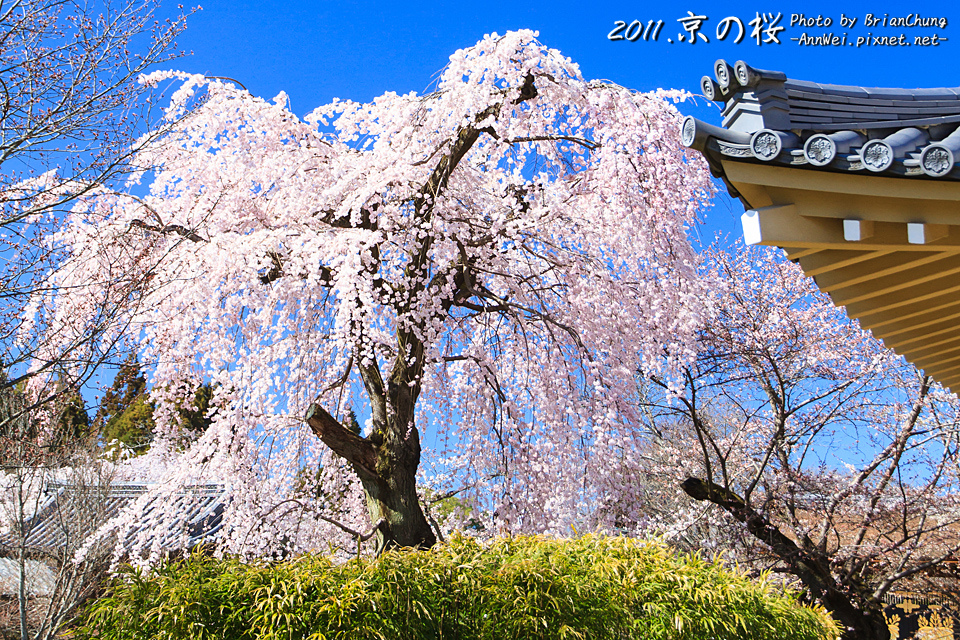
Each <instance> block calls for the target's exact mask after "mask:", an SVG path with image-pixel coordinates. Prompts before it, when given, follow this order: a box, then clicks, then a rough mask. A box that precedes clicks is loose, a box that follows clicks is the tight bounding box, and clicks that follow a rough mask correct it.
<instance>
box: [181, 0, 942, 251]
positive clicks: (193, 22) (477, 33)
mask: <svg viewBox="0 0 960 640" xmlns="http://www.w3.org/2000/svg"><path fill="white" fill-rule="evenodd" d="M810 7H812V8H810ZM802 8H805V9H803V10H801V9H802ZM167 9H168V10H172V7H168V8H167ZM691 13H692V14H693V15H695V16H706V20H704V21H703V23H702V27H701V29H700V33H702V34H703V35H705V36H706V37H707V38H708V39H709V42H704V41H703V40H702V39H701V38H697V43H696V44H693V45H691V44H690V43H689V42H683V43H681V42H679V40H678V38H677V36H678V35H680V34H684V35H686V34H685V31H684V29H683V26H682V24H681V23H680V22H679V21H678V19H680V18H684V17H687V16H689V14H691ZM758 14H762V15H761V23H762V22H763V18H767V20H766V25H765V26H769V25H771V24H772V23H773V19H774V18H775V17H776V15H777V14H780V15H781V18H780V19H779V21H778V22H776V23H775V24H774V26H782V27H784V28H783V30H781V31H778V32H777V33H776V36H777V38H778V39H779V40H780V44H776V43H773V42H763V40H765V39H766V38H765V36H763V35H761V43H760V44H758V43H757V41H756V40H755V39H752V38H751V37H750V36H751V31H752V30H753V28H752V27H751V26H750V24H749V23H750V21H751V20H756V18H757V15H758ZM800 14H802V15H803V17H804V19H805V20H806V21H807V22H808V24H809V26H801V25H800V24H799V23H798V21H797V20H796V19H795V18H794V16H795V15H800ZM868 14H872V16H873V17H874V18H875V19H879V20H880V21H882V19H883V18H884V16H887V17H888V19H887V23H888V24H887V26H883V24H882V22H879V23H877V24H875V25H873V26H869V25H867V24H866V20H867V16H868ZM911 14H913V16H914V17H916V16H917V15H919V16H920V17H921V18H945V19H946V21H947V24H946V26H945V27H943V28H941V27H939V26H937V27H923V26H913V27H901V26H897V27H894V26H890V18H893V17H898V18H908V17H909V16H911ZM731 17H735V18H738V19H739V20H740V22H741V24H742V25H743V27H744V31H745V33H744V36H743V39H742V40H741V42H740V43H739V44H736V43H734V42H733V40H734V38H735V37H736V36H737V34H738V31H739V29H738V27H737V26H736V24H735V21H730V26H731V29H730V33H729V34H728V35H727V36H726V38H725V39H723V40H722V41H721V40H719V39H718V38H717V27H718V26H719V25H720V23H721V22H722V21H723V20H724V19H725V18H731ZM818 17H819V18H820V25H821V26H817V24H816V21H817V18H818ZM843 17H845V18H847V19H849V18H856V23H855V24H854V25H853V26H852V27H850V26H849V24H847V25H841V18H843ZM827 19H830V20H831V21H832V24H830V25H829V26H825V24H824V23H825V22H826V20H827ZM618 20H622V21H624V22H625V23H626V24H627V25H629V24H631V23H632V22H633V21H634V20H639V21H641V22H642V23H643V24H644V25H645V24H646V23H647V22H648V21H649V20H653V21H654V24H656V22H657V21H659V20H662V21H663V23H664V25H663V27H661V28H660V30H659V33H658V39H657V40H656V41H654V40H652V39H649V40H647V41H644V40H643V39H642V38H641V39H638V40H637V41H634V42H630V41H627V40H620V41H616V42H614V41H610V40H609V39H608V34H609V33H610V32H611V30H613V29H614V28H615V26H616V21H618ZM791 22H793V24H792V25H791ZM519 28H529V29H536V30H538V31H539V32H540V40H541V41H542V42H543V43H544V44H546V45H547V46H550V47H553V48H556V49H559V50H560V51H561V52H563V53H564V54H565V55H567V56H569V57H571V58H572V59H573V60H574V61H576V62H577V63H579V64H580V67H581V70H582V72H583V74H584V76H585V77H586V78H591V79H595V78H600V79H607V80H611V81H613V82H616V83H618V84H621V85H624V86H627V87H630V88H633V89H638V90H649V89H654V88H657V87H667V88H684V89H688V90H691V91H695V92H697V91H699V89H698V86H699V81H700V77H701V76H703V75H704V74H709V73H711V69H712V65H713V62H714V61H715V60H717V59H718V58H724V59H726V60H727V61H728V62H731V63H733V62H734V61H736V60H740V59H742V60H745V61H746V62H747V63H748V64H750V65H752V66H754V67H757V68H761V69H771V70H778V71H783V72H785V73H786V74H787V76H788V77H791V78H797V79H802V80H813V81H817V82H830V83H836V84H858V85H864V86H900V87H934V86H958V85H960V78H958V75H960V74H958V73H957V71H956V69H957V63H958V62H960V10H958V9H956V8H955V7H953V6H948V5H947V4H946V3H936V4H934V3H931V2H922V1H917V2H911V3H904V2H899V3H898V2H892V1H890V0H886V1H884V0H873V1H872V2H849V3H843V2H841V3H829V2H819V3H810V2H799V0H796V1H795V2H793V3H783V2H779V3H777V2H769V1H766V0H735V1H733V2H702V1H699V0H690V1H684V2H679V3H673V2H650V1H641V2H605V1H602V0H598V1H593V2H552V3H534V2H528V1H526V0H514V1H512V2H503V1H500V0H491V1H489V2H480V3H477V2H474V3H469V4H467V3H463V4H459V3H450V2H436V1H433V0H430V1H426V2H410V1H407V2H377V1H374V0H367V1H363V0H338V1H336V2H333V1H330V0H325V1H321V0H309V1H301V2H277V1H275V0H263V1H261V2H251V1H249V0H238V1H232V2H228V1H226V0H209V1H208V2H203V9H202V10H201V11H199V12H198V13H196V14H195V15H194V16H192V17H191V19H190V20H189V22H188V28H187V31H186V32H185V34H184V35H183V37H182V38H181V39H180V43H181V46H182V47H183V48H184V49H185V50H187V51H192V55H189V56H188V57H186V58H184V59H181V60H179V61H176V63H175V65H174V66H176V67H178V68H180V69H182V70H184V71H190V72H199V73H206V74H209V75H217V76H228V77H231V78H234V79H236V80H238V81H240V82H241V83H243V85H244V86H246V87H247V88H248V89H249V90H250V91H251V92H252V93H254V94H256V95H259V96H263V97H273V96H274V95H276V94H277V93H279V92H280V91H286V92H287V94H288V95H289V96H290V98H291V105H292V108H293V110H294V111H295V112H296V113H298V114H300V115H304V114H306V113H308V112H309V111H311V110H312V109H314V108H315V107H317V106H319V105H321V104H324V103H326V102H329V101H330V100H331V99H332V98H334V97H337V98H344V99H346V98H349V99H353V100H359V101H366V100H369V99H371V98H373V97H375V96H377V95H380V94H381V93H383V92H385V91H396V92H398V93H405V92H408V91H417V92H422V91H424V90H425V89H426V88H427V87H428V85H429V84H430V82H431V80H432V78H433V76H434V74H435V73H436V72H437V71H439V70H440V69H441V68H443V66H444V65H445V64H446V61H447V58H448V57H449V55H450V54H451V53H452V52H453V51H455V50H456V49H458V48H462V47H466V46H469V45H471V44H473V43H475V42H476V41H477V40H479V39H480V38H481V37H482V36H483V35H484V34H486V33H491V32H498V33H504V32H505V31H507V30H511V29H519ZM830 33H832V34H834V35H837V36H843V34H847V41H848V42H852V43H854V44H847V45H841V46H814V45H801V44H800V43H799V42H797V41H794V40H791V38H801V37H803V36H804V34H806V35H807V36H819V35H823V34H830ZM901 34H903V35H904V37H905V39H906V40H907V41H908V42H911V44H910V45H909V46H906V45H901V44H896V45H885V46H884V45H880V44H873V40H872V38H873V37H876V36H879V37H886V38H888V39H889V41H892V40H894V39H897V38H898V37H899V36H900V35H901ZM934 35H936V36H937V38H938V39H942V38H946V39H947V40H946V41H942V42H939V43H938V44H937V45H933V44H932V43H931V44H928V45H926V46H919V45H914V44H912V43H913V42H914V38H915V37H916V36H921V37H932V36H934ZM857 37H864V38H867V37H869V38H870V39H869V40H868V41H867V42H869V43H870V44H868V45H861V46H859V47H858V46H855V45H856V38H857ZM668 40H673V42H672V43H671V42H668ZM682 110H683V111H684V112H686V113H691V114H693V115H696V116H697V117H699V118H701V119H704V120H707V121H711V122H715V123H719V120H720V117H719V111H718V110H717V109H715V108H711V107H710V106H708V105H706V104H704V101H703V100H701V101H700V105H699V106H694V105H685V106H683V107H682ZM741 212H742V207H740V205H739V203H732V202H730V201H729V199H723V198H721V199H719V200H718V202H717V203H716V206H715V207H714V209H713V210H712V211H711V212H709V213H708V214H707V223H708V224H707V225H706V228H705V230H704V233H705V234H707V235H712V234H713V232H715V231H717V230H720V231H726V232H729V233H735V234H739V233H740V230H739V216H740V213H741Z"/></svg>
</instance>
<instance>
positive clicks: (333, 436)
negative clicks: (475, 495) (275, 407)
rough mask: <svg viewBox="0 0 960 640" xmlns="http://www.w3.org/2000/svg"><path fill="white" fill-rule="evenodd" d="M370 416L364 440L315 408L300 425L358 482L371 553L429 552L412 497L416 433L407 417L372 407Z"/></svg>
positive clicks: (428, 535)
mask: <svg viewBox="0 0 960 640" xmlns="http://www.w3.org/2000/svg"><path fill="white" fill-rule="evenodd" d="M391 386H392V385H391ZM384 413H385V412H384ZM373 414H374V432H373V433H372V434H371V435H370V437H368V438H364V437H362V436H360V435H359V434H357V433H355V432H354V431H351V430H350V429H348V428H346V427H345V426H343V425H342V424H341V423H340V422H339V421H338V420H336V419H335V418H334V417H333V416H331V415H330V414H329V413H328V412H327V411H326V410H325V409H324V408H323V407H321V406H320V405H318V404H314V405H312V406H311V407H310V410H309V411H308V413H307V417H306V421H307V424H308V425H309V426H310V428H311V429H312V430H313V432H314V433H315V434H317V436H318V437H319V438H320V439H321V440H322V441H323V442H324V444H326V445H327V446H328V447H330V448H331V449H332V450H333V452H334V453H336V454H337V455H338V456H340V457H341V458H343V459H345V460H346V461H347V462H349V463H350V465H351V466H352V467H353V469H354V471H355V472H356V474H357V476H358V477H359V478H360V482H361V484H362V486H363V490H364V493H365V494H366V499H367V511H368V513H369V515H370V522H371V523H373V524H374V525H376V527H377V534H376V535H377V553H382V552H383V551H384V550H386V549H391V548H395V547H414V548H420V549H426V548H429V547H431V546H433V545H434V544H435V543H436V541H437V538H436V535H435V534H434V532H433V529H431V528H430V525H429V523H428V522H427V519H426V517H425V516H424V514H423V509H422V508H421V506H420V500H419V497H418V495H417V484H416V475H417V468H418V466H419V465H420V435H419V433H418V432H417V428H416V427H415V426H414V424H413V421H412V415H409V414H408V412H401V415H394V416H392V419H382V418H385V417H386V416H385V415H383V414H381V412H380V411H378V410H377V407H376V406H375V407H374V411H373Z"/></svg>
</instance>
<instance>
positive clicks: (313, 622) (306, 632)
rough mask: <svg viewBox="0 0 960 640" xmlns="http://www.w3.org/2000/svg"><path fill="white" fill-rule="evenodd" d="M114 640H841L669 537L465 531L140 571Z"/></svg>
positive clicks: (103, 613)
mask: <svg viewBox="0 0 960 640" xmlns="http://www.w3.org/2000/svg"><path fill="white" fill-rule="evenodd" d="M76 634H77V637H78V638H102V639H104V640H138V639H141V638H142V639H148V638H149V639H151V640H154V639H160V640H163V639H169V640H174V639H176V640H179V639H187V638H196V639H198V640H203V639H208V638H210V639H212V638H222V639H230V640H234V639H235V640H247V639H249V640H253V639H257V640H280V639H283V640H295V639H297V640H300V639H302V640H325V639H330V640H332V639H334V638H337V639H341V638H342V639H347V638H350V639H351V640H360V639H369V640H374V639H376V640H403V639H410V640H414V639H415V640H441V639H451V640H452V639H457V640H473V639H476V640H481V639H483V640H486V639H490V640H503V639H513V638H517V639H521V638H529V639H534V638H538V639H540V638H542V639H551V640H553V639H568V638H569V639H573V638H583V639H587V638H591V639H593V638H595V639H601V638H610V639H615V640H622V639H626V638H643V639H644V640H648V639H658V638H663V639H667V638H670V639H674V638H675V639H686V638H690V639H700V638H703V639H708V638H709V639H714V640H721V639H726V638H729V639H731V640H732V639H737V640H740V639H743V638H771V639H772V638H796V639H805V638H810V639H814V638H835V637H837V636H838V635H839V634H838V633H837V627H836V626H835V624H834V623H833V622H832V621H831V620H830V618H829V616H827V615H826V613H824V612H823V611H822V610H819V609H811V608H807V607H803V606H800V605H799V604H797V602H796V601H795V599H794V598H793V597H792V596H790V595H783V594H781V593H779V592H778V591H777V589H775V588H774V587H773V586H771V585H770V584H768V583H767V582H766V581H765V580H762V579H761V580H760V581H751V580H749V579H747V578H746V577H745V576H743V575H741V574H738V573H737V572H734V571H731V570H729V569H727V568H725V567H724V566H723V565H722V564H721V563H720V562H719V561H718V560H713V561H707V560H704V559H702V558H700V557H698V556H678V555H676V554H675V553H674V552H672V551H671V550H669V549H668V548H667V547H666V546H664V545H662V544H659V543H651V542H640V541H636V540H632V539H629V538H608V537H599V536H587V537H583V538H580V539H576V540H547V539H543V538H527V537H522V538H505V539H500V540H496V541H494V542H493V543H491V544H488V545H484V544H480V543H478V542H476V541H474V540H472V539H470V538H466V537H460V538H456V539H454V540H452V541H451V542H449V543H447V544H442V545H437V546H436V547H434V548H433V549H431V550H430V551H421V552H416V551H402V552H391V553H387V554H385V555H384V556H382V557H381V558H379V559H376V560H366V559H365V560H354V561H351V562H347V563H344V564H334V563H332V562H331V561H330V560H329V559H327V558H324V557H318V556H305V557H302V558H299V559H296V560H292V561H287V562H283V563H261V564H245V563H242V562H239V561H238V560H232V559H228V560H215V559H212V558H209V557H205V556H203V555H199V554H198V555H194V556H192V557H190V558H188V559H185V560H183V561H179V562H174V563H170V564H167V565H166V566H163V567H160V568H159V569H158V570H157V571H156V572H155V573H153V574H152V575H149V576H147V575H144V574H143V573H140V572H139V571H135V570H129V571H127V572H126V573H125V574H123V575H122V576H121V577H120V578H118V579H117V580H116V581H115V583H114V584H113V586H112V587H111V589H110V591H109V593H108V595H106V596H105V597H103V598H101V599H100V600H98V601H97V602H95V603H94V604H93V605H91V607H90V608H89V609H88V610H87V612H86V614H85V618H84V620H83V622H82V624H81V626H80V628H79V629H78V630H77V632H76Z"/></svg>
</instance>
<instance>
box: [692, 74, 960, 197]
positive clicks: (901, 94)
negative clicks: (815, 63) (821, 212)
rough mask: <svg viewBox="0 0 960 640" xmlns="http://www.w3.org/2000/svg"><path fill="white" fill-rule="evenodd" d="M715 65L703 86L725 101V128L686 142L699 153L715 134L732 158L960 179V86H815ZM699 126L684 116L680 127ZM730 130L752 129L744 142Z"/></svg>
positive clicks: (710, 96)
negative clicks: (935, 87)
mask: <svg viewBox="0 0 960 640" xmlns="http://www.w3.org/2000/svg"><path fill="white" fill-rule="evenodd" d="M713 71H714V74H713V77H710V76H704V77H703V78H702V79H701V81H700V88H701V90H702V91H703V94H704V95H705V96H706V97H707V98H708V99H710V100H713V101H716V102H719V103H721V104H722V105H723V128H722V129H720V131H721V132H723V133H720V134H718V135H715V136H705V137H704V136H701V137H700V138H698V139H697V140H696V141H694V140H693V138H691V143H690V145H688V146H692V147H693V148H696V149H698V150H699V151H702V152H705V153H706V152H707V150H708V146H709V144H710V138H711V137H712V138H714V140H715V142H717V143H718V147H719V148H720V149H721V151H720V153H721V155H727V156H730V157H737V158H748V159H754V160H759V161H761V162H774V163H779V164H784V165H797V164H808V165H811V166H810V167H809V168H811V169H813V168H820V169H826V170H832V171H858V172H864V173H879V174H892V175H903V176H916V177H919V178H946V179H949V180H960V170H956V165H957V162H960V88H943V89H885V88H871V87H857V86H847V85H832V84H819V83H815V82H805V81H801V80H792V79H789V78H787V77H786V75H784V74H783V73H780V72H778V71H765V70H762V69H754V68H753V67H751V66H749V65H748V64H747V63H745V62H744V61H743V60H739V61H737V62H736V64H734V65H733V66H731V65H730V64H728V63H727V62H726V61H725V60H717V61H716V62H715V63H714V65H713ZM694 120H695V119H694ZM701 124H702V123H700V122H699V121H695V122H694V124H693V125H689V124H687V122H684V131H685V132H686V131H688V130H689V129H690V128H691V126H692V127H693V128H694V129H696V128H699V127H701ZM761 132H763V133H761ZM735 133H747V134H749V135H750V136H751V140H750V142H749V143H748V144H747V145H746V146H742V145H743V142H742V141H739V137H738V136H735V135H734V134H735ZM948 141H949V142H948ZM698 142H699V143H700V146H698ZM684 143H685V144H686V140H685V142H684ZM712 164H714V165H716V163H712ZM715 168H716V167H715Z"/></svg>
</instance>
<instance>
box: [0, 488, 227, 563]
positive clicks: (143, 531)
mask: <svg viewBox="0 0 960 640" xmlns="http://www.w3.org/2000/svg"><path fill="white" fill-rule="evenodd" d="M154 488H156V485H148V484H138V483H115V484H111V485H110V486H109V487H106V488H103V489H97V488H83V489H80V488H78V487H76V486H74V485H68V484H55V483H51V484H48V485H47V493H48V494H49V498H48V499H47V501H46V502H45V503H44V505H43V507H41V509H40V510H39V511H38V513H37V515H36V516H34V518H33V520H32V528H31V529H30V533H29V535H28V536H27V539H26V547H27V551H28V553H29V554H31V555H34V556H38V557H50V556H53V557H58V556H59V555H60V554H59V553H58V551H60V550H62V549H64V548H65V547H68V546H69V547H70V548H72V549H77V548H79V546H80V544H81V542H80V541H81V540H83V539H85V538H86V537H87V536H89V535H91V534H92V533H94V532H95V531H96V530H97V529H98V528H100V527H101V526H102V525H103V524H105V523H106V522H108V521H109V520H110V519H112V518H114V517H116V516H117V515H119V514H120V512H121V511H122V510H123V509H124V508H125V507H128V506H131V505H132V504H133V502H134V501H135V500H137V499H138V498H140V497H141V496H143V495H145V494H147V493H148V492H149V491H150V490H151V489H154ZM223 492H224V489H223V486H222V485H215V484H207V485H196V486H190V487H187V488H185V489H184V490H182V491H179V492H177V493H176V494H175V495H174V496H173V498H172V501H173V504H171V503H170V502H169V501H167V500H170V499H169V498H167V499H165V500H164V502H163V504H162V508H164V509H177V510H180V513H179V516H178V518H177V521H178V523H179V526H177V527H174V528H171V529H169V530H167V531H163V532H161V533H156V532H149V533H148V532H147V527H146V525H144V526H142V527H134V528H133V530H131V531H128V532H127V534H126V537H125V539H124V546H125V547H126V548H128V549H129V548H130V547H131V546H132V544H133V541H134V540H136V539H137V538H138V537H140V536H141V535H148V536H149V537H150V538H152V537H153V536H156V535H161V536H162V537H161V540H160V546H161V548H164V549H168V550H170V551H176V550H180V549H183V548H187V549H190V548H193V547H195V546H197V545H199V544H201V543H202V542H205V541H207V540H210V539H211V538H213V537H214V536H215V535H216V534H217V532H218V531H219V530H220V528H221V526H222V520H223ZM160 501H161V499H160V498H153V499H152V500H151V501H150V503H149V504H148V505H147V506H146V508H145V512H146V513H150V512H151V511H152V510H153V509H155V508H161V502H160ZM15 546H16V541H15V540H14V538H12V537H11V536H10V534H7V535H5V536H2V537H0V557H2V556H11V555H12V553H13V549H15Z"/></svg>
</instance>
